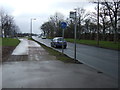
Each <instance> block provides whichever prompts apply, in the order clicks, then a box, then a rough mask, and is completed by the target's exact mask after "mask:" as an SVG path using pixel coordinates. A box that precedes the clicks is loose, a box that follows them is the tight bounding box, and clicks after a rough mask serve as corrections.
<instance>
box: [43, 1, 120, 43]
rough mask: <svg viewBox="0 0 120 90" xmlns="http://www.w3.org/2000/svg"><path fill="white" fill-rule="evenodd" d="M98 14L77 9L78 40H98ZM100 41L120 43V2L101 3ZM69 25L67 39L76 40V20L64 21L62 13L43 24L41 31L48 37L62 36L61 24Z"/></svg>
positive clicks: (68, 19) (56, 14)
mask: <svg viewBox="0 0 120 90" xmlns="http://www.w3.org/2000/svg"><path fill="white" fill-rule="evenodd" d="M92 3H93V4H96V7H95V10H96V12H86V10H85V9H84V8H76V12H77V39H87V40H96V39H97V35H98V34H97V33H98V32H97V27H98V24H97V21H98V17H97V16H98V14H97V12H98V9H97V3H98V2H92ZM99 6H100V7H99V40H104V41H114V42H116V41H118V35H119V34H120V25H119V23H120V0H116V1H115V2H114V1H113V2H99ZM63 21H64V22H66V23H67V28H66V29H65V38H74V20H73V19H71V18H69V17H68V18H67V19H64V16H63V15H62V14H61V13H58V12H57V13H55V15H53V16H50V18H49V20H48V21H47V22H45V23H44V24H42V26H41V29H42V30H43V32H44V35H46V36H47V37H56V36H62V29H61V27H60V23H61V22H63Z"/></svg>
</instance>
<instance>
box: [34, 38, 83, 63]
mask: <svg viewBox="0 0 120 90" xmlns="http://www.w3.org/2000/svg"><path fill="white" fill-rule="evenodd" d="M32 40H33V39H32ZM33 41H35V40H33ZM35 42H37V41H35ZM37 43H38V44H40V45H41V46H42V47H43V48H44V49H45V50H46V51H47V52H48V53H49V54H50V55H53V56H55V57H56V59H57V60H60V61H62V62H64V63H77V64H82V63H80V62H79V61H77V60H76V61H75V60H74V59H72V58H70V57H68V56H67V55H65V54H62V53H60V52H58V51H56V50H54V49H52V48H50V47H47V46H45V45H44V44H41V43H40V42H37Z"/></svg>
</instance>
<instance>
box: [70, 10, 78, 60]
mask: <svg viewBox="0 0 120 90" xmlns="http://www.w3.org/2000/svg"><path fill="white" fill-rule="evenodd" d="M76 17H77V14H76V12H70V18H72V19H74V21H75V27H74V60H76V28H77V21H76Z"/></svg>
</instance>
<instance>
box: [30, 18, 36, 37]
mask: <svg viewBox="0 0 120 90" xmlns="http://www.w3.org/2000/svg"><path fill="white" fill-rule="evenodd" d="M32 20H36V18H31V19H30V22H31V23H30V33H31V35H30V36H31V38H32Z"/></svg>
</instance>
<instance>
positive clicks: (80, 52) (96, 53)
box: [33, 37, 118, 78]
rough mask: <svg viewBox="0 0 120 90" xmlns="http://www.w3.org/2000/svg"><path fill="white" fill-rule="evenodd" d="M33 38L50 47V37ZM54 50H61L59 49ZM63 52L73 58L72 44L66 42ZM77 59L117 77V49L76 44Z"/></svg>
mask: <svg viewBox="0 0 120 90" xmlns="http://www.w3.org/2000/svg"><path fill="white" fill-rule="evenodd" d="M33 38H34V39H35V40H37V41H39V42H41V43H43V44H45V45H46V46H48V47H51V46H50V39H41V38H37V37H33ZM54 49H55V48H54ZM55 50H57V51H60V52H61V51H62V50H61V49H55ZM64 53H65V54H66V55H68V56H70V57H72V58H74V44H73V43H68V47H67V49H64ZM77 60H79V61H80V62H83V63H85V64H86V65H89V66H91V67H93V68H95V69H97V70H100V71H102V72H104V73H106V74H108V75H110V76H112V77H114V78H118V51H115V50H109V49H103V48H98V47H93V46H87V45H82V44H77Z"/></svg>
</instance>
